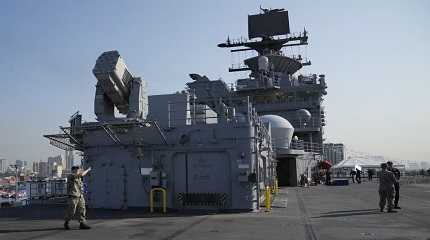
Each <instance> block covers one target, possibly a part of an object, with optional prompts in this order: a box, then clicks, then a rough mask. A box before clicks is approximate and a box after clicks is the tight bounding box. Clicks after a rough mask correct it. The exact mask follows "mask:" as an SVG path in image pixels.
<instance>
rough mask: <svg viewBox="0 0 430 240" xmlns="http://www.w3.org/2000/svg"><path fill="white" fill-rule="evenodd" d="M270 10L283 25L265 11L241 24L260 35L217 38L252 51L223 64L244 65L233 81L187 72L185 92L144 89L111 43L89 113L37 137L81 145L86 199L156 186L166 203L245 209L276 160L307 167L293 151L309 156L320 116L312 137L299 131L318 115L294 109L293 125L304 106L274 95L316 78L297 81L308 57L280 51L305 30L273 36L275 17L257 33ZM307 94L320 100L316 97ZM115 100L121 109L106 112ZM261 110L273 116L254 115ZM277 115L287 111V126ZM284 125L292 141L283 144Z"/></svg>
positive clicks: (105, 203)
mask: <svg viewBox="0 0 430 240" xmlns="http://www.w3.org/2000/svg"><path fill="white" fill-rule="evenodd" d="M272 17H274V18H276V19H282V23H283V24H284V23H287V24H288V13H287V12H286V11H284V10H282V9H276V10H266V11H264V13H262V14H261V16H256V17H255V18H252V19H253V20H251V21H250V24H251V25H250V26H249V27H250V28H251V29H252V31H253V32H252V36H258V37H261V38H262V39H261V40H252V41H248V42H234V43H233V42H230V40H228V41H227V42H226V43H225V44H220V45H219V46H220V47H237V46H246V47H247V49H246V50H256V51H257V52H258V53H259V56H257V57H254V58H250V59H247V60H245V64H246V65H247V66H248V67H247V68H246V69H245V68H243V69H230V71H237V70H251V74H250V77H249V78H247V79H242V80H240V81H238V84H237V86H236V88H235V89H232V88H230V87H228V86H227V84H226V83H225V82H223V81H222V80H210V79H209V78H208V77H206V76H202V75H199V74H195V73H193V74H190V77H191V79H192V80H193V81H191V82H188V83H187V84H186V85H187V90H186V91H182V92H178V93H175V94H165V95H154V96H149V97H147V95H146V91H145V89H146V88H145V86H146V85H145V83H144V81H143V80H141V78H139V77H135V76H133V75H132V74H131V73H130V72H129V70H128V69H127V67H126V66H125V63H124V61H123V59H122V58H121V56H120V55H119V53H118V52H117V51H109V52H105V53H103V54H102V55H101V56H100V57H99V58H98V59H97V61H96V65H95V67H94V70H93V73H94V75H95V76H96V78H97V80H98V83H97V88H96V96H95V104H94V111H95V114H96V116H97V121H96V122H82V120H81V119H82V117H81V115H80V114H75V115H73V116H72V118H71V119H70V121H69V122H70V127H61V130H62V131H63V132H64V133H63V134H54V135H45V137H47V138H48V139H49V140H50V141H51V143H52V144H53V145H55V146H57V147H60V148H62V149H65V150H71V149H74V150H78V151H81V152H83V156H84V158H83V164H84V165H88V166H92V168H93V171H92V172H91V173H90V174H89V175H88V177H87V178H86V186H87V193H88V194H87V198H88V204H89V205H90V206H91V207H94V208H112V209H125V208H128V207H148V206H149V202H150V201H149V196H150V191H151V189H153V188H163V189H165V190H166V192H167V204H168V207H169V208H174V209H184V208H185V209H189V208H191V209H195V208H197V209H240V210H252V209H257V208H259V206H260V203H261V201H262V192H263V190H264V189H265V188H266V187H273V186H274V183H275V179H276V177H278V178H280V175H283V174H285V173H286V172H285V171H283V170H282V169H279V165H281V166H285V164H283V163H282V161H281V160H282V159H283V158H289V159H290V160H291V159H293V161H289V162H287V164H290V165H291V166H289V167H288V171H289V172H291V174H290V173H288V178H290V181H291V182H297V178H298V174H299V173H302V172H303V171H306V170H309V164H307V163H308V162H306V161H297V159H298V158H300V157H302V158H303V157H304V156H310V155H312V156H313V157H315V154H314V152H312V151H314V149H313V148H312V149H311V148H308V147H313V145H312V144H310V145H309V142H310V143H313V141H316V142H317V141H319V140H321V139H322V137H321V136H322V133H321V132H322V131H321V129H320V128H318V127H320V126H321V124H320V122H319V123H318V124H319V125H318V127H316V128H318V129H316V128H312V129H313V130H311V131H313V132H312V133H314V132H315V133H314V135H312V134H310V136H308V135H306V133H308V132H307V127H309V126H313V125H311V122H312V121H314V119H319V117H320V115H319V114H318V116H314V115H313V116H312V117H306V116H305V117H303V119H302V117H300V124H297V123H296V122H295V121H294V120H295V119H292V116H293V115H294V114H298V113H299V112H300V111H299V112H298V111H297V110H300V109H302V108H304V107H306V106H309V105H304V106H301V107H300V108H297V106H296V105H294V106H293V107H292V106H289V104H288V103H287V102H280V101H278V100H280V99H283V98H287V99H289V98H288V97H287V96H289V94H297V95H298V94H299V92H300V91H303V93H305V92H309V91H310V89H309V88H308V87H310V88H318V89H319V91H320V90H321V89H324V88H325V85H324V87H323V86H322V85H318V84H317V83H312V84H308V85H306V84H307V83H304V82H303V81H304V80H303V81H302V80H299V79H295V78H294V77H293V74H294V73H295V72H296V71H297V70H298V69H300V68H301V67H302V66H303V65H306V64H308V63H302V62H301V61H299V60H297V59H294V58H290V57H286V56H284V55H283V54H282V53H281V51H280V49H281V48H282V47H284V46H287V45H288V44H287V42H289V41H299V43H305V42H306V40H307V35H306V32H304V33H303V35H300V36H287V37H285V38H276V39H275V38H273V36H270V34H269V33H276V34H289V26H287V28H285V26H284V25H283V24H278V25H276V26H272V27H271V29H270V31H268V32H265V30H264V29H265V27H264V26H266V25H265V24H266V23H267V21H269V22H270V21H271V20H273V19H272ZM259 19H260V20H262V21H263V22H264V24H263V25H261V24H260V23H261V22H259V21H260V20H259ZM251 22H252V23H251ZM253 24H257V25H256V26H254V25H253ZM268 34H269V35H268ZM288 46H289V45H288ZM232 51H237V50H232ZM240 51H242V50H240ZM239 82H240V84H239ZM293 82H294V84H293ZM320 82H321V80H320ZM300 89H301V90H300ZM319 94H322V93H321V92H319ZM294 96H296V95H294ZM278 97H281V98H280V99H279V98H278ZM313 101H315V102H318V103H320V102H321V98H317V97H316V98H314V99H313ZM115 107H116V108H117V109H118V111H119V113H120V114H123V116H115V111H114V108H115ZM308 110H309V112H311V113H312V114H313V112H314V111H316V110H315V109H311V108H309V109H308ZM306 111H307V110H306ZM306 111H305V112H306ZM318 111H319V110H318ZM268 114H269V115H278V116H269V117H265V118H260V116H262V115H268ZM294 116H296V115H294ZM286 119H288V120H290V119H292V121H291V120H290V122H291V123H293V126H291V124H289V123H288V121H287V120H286ZM302 120H303V124H301V121H302ZM305 126H306V127H305ZM283 127H285V129H281V128H283ZM296 128H297V129H298V131H296V130H295V129H296ZM271 130H274V131H279V132H285V139H280V138H282V136H281V135H282V134H279V132H277V134H275V135H276V141H272V133H271ZM293 131H294V132H295V136H296V138H297V136H298V137H299V140H297V139H296V140H294V141H293V142H292V143H291V146H290V141H291V135H292V132H293ZM317 133H321V135H320V136H319V135H318V136H317ZM321 141H322V140H321ZM274 144H275V145H274ZM276 144H278V146H276ZM279 145H282V146H279ZM292 145H294V147H292ZM284 162H286V161H284ZM290 162H291V163H292V162H294V164H291V163H290ZM277 175H278V176H277Z"/></svg>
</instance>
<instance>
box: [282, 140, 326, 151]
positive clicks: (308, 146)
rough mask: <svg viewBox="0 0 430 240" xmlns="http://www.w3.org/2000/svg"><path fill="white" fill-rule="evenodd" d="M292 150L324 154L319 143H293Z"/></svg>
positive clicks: (299, 141)
mask: <svg viewBox="0 0 430 240" xmlns="http://www.w3.org/2000/svg"><path fill="white" fill-rule="evenodd" d="M290 149H296V150H303V151H305V152H314V153H322V152H323V145H322V144H319V143H312V142H305V141H301V140H298V141H294V140H293V141H291V143H290Z"/></svg>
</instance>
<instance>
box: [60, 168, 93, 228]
mask: <svg viewBox="0 0 430 240" xmlns="http://www.w3.org/2000/svg"><path fill="white" fill-rule="evenodd" d="M89 171H91V168H88V169H87V170H85V171H84V170H82V169H81V168H79V167H77V166H74V167H72V174H70V176H69V177H68V178H67V194H68V196H69V199H68V206H67V209H66V216H65V219H64V220H65V222H64V228H65V229H67V230H69V229H70V227H69V221H70V220H71V219H72V218H73V217H74V216H75V213H76V212H78V214H79V223H80V225H79V228H80V229H90V226H88V225H87V224H86V223H85V222H86V216H85V214H86V210H85V199H84V193H83V182H82V177H83V176H85V175H86V174H87V173H88V172H89Z"/></svg>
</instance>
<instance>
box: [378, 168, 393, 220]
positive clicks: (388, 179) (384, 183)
mask: <svg viewBox="0 0 430 240" xmlns="http://www.w3.org/2000/svg"><path fill="white" fill-rule="evenodd" d="M381 168H382V170H381V174H380V178H379V207H380V210H381V212H383V211H384V207H385V203H387V210H388V211H387V212H396V211H394V210H393V195H394V184H395V183H396V182H397V180H396V178H395V177H394V173H392V172H390V171H388V170H387V164H386V163H382V164H381Z"/></svg>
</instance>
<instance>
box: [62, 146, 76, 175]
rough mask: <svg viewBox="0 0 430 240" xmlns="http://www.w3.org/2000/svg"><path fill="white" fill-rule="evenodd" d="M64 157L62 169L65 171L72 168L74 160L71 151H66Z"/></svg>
mask: <svg viewBox="0 0 430 240" xmlns="http://www.w3.org/2000/svg"><path fill="white" fill-rule="evenodd" d="M64 158H65V165H64V168H63V170H64V171H65V172H69V171H70V170H71V169H72V167H73V162H74V158H73V151H66V153H65V156H64Z"/></svg>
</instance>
